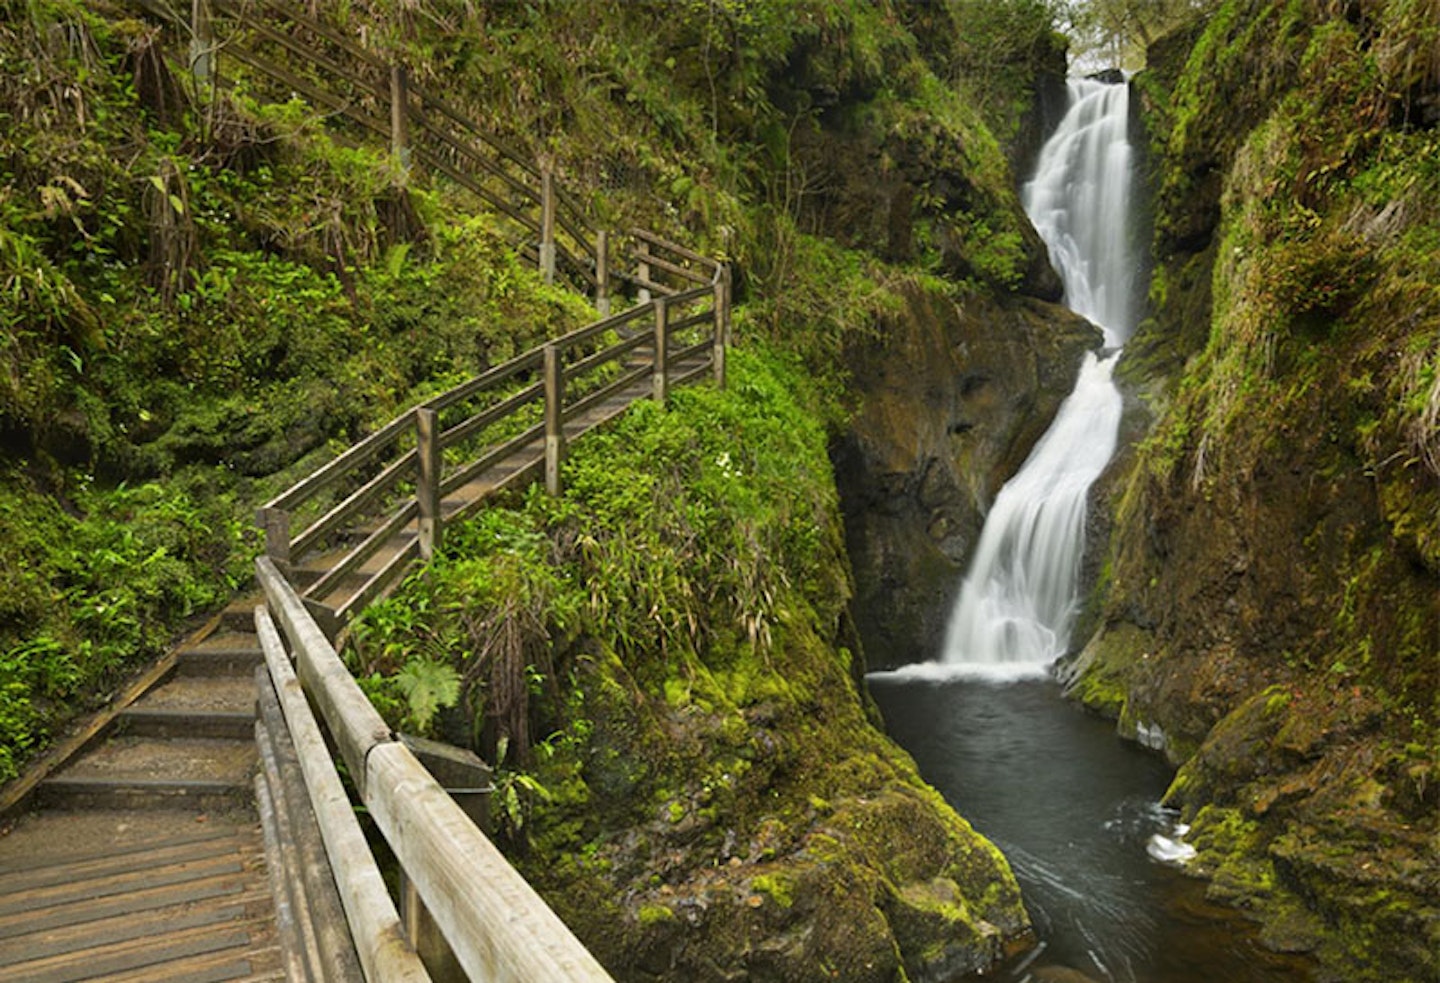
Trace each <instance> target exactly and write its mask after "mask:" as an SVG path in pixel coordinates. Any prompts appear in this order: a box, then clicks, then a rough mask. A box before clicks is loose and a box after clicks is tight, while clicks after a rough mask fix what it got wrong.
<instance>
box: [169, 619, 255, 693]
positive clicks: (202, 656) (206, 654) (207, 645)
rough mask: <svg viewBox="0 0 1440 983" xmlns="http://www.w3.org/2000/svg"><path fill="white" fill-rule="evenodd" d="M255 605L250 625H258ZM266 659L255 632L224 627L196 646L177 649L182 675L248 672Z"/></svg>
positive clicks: (179, 668) (231, 674) (178, 666)
mask: <svg viewBox="0 0 1440 983" xmlns="http://www.w3.org/2000/svg"><path fill="white" fill-rule="evenodd" d="M254 624H255V615H254V609H253V608H252V609H251V612H250V627H251V628H254ZM263 661H265V655H264V653H263V652H261V650H260V642H259V640H257V639H256V637H255V635H254V634H253V633H252V632H242V631H234V630H231V631H224V632H220V633H217V634H215V635H212V636H211V637H210V638H207V639H206V640H205V641H203V642H201V643H200V644H199V645H196V646H195V647H193V648H189V649H185V650H184V651H182V652H179V653H177V656H176V660H175V672H176V674H177V675H180V676H244V677H247V678H248V677H249V676H250V675H251V674H252V673H253V672H254V671H255V667H256V666H258V665H259V664H260V663H261V662H263Z"/></svg>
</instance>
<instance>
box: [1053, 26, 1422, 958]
mask: <svg viewBox="0 0 1440 983" xmlns="http://www.w3.org/2000/svg"><path fill="white" fill-rule="evenodd" d="M1436 14H1437V10H1436V8H1435V6H1434V5H1433V4H1425V3H1413V2H1360V3H1349V4H1325V3H1309V2H1299V0H1296V2H1288V3H1272V2H1262V0H1232V2H1226V3H1223V4H1219V5H1218V6H1217V8H1216V9H1215V11H1213V13H1212V15H1211V16H1209V17H1208V18H1207V19H1206V20H1205V21H1204V22H1203V23H1201V24H1198V25H1196V26H1195V27H1193V28H1191V29H1190V30H1188V31H1187V32H1185V33H1182V34H1181V35H1178V36H1177V37H1174V38H1171V39H1168V40H1167V41H1166V42H1164V43H1163V44H1162V45H1160V46H1157V47H1156V48H1155V49H1152V52H1151V58H1152V69H1151V70H1150V71H1149V72H1147V73H1145V74H1143V75H1142V76H1140V77H1139V78H1137V79H1136V81H1135V85H1136V88H1137V90H1138V92H1139V93H1140V95H1141V97H1142V100H1143V101H1144V103H1145V115H1146V120H1147V123H1148V125H1149V130H1150V143H1151V162H1152V173H1151V175H1150V177H1151V180H1152V185H1153V187H1154V189H1155V194H1156V201H1155V216H1156V231H1155V238H1154V248H1155V254H1156V255H1155V259H1156V274H1155V277H1154V280H1153V283H1152V288H1151V302H1152V307H1153V314H1154V316H1153V318H1152V319H1151V320H1150V321H1148V322H1147V323H1145V324H1144V325H1142V327H1141V329H1140V331H1139V333H1138V335H1137V337H1136V339H1135V341H1134V342H1133V343H1132V344H1131V346H1130V347H1129V349H1128V350H1127V353H1126V360H1125V363H1124V367H1123V369H1122V372H1123V373H1124V374H1126V375H1127V376H1128V378H1129V379H1130V380H1131V381H1132V382H1133V383H1135V384H1136V385H1137V387H1138V388H1140V389H1141V390H1142V391H1143V392H1145V393H1146V394H1147V397H1146V398H1147V401H1148V413H1149V415H1150V419H1151V420H1152V423H1151V426H1150V429H1149V434H1148V436H1147V437H1145V439H1144V440H1143V442H1142V443H1141V444H1140V445H1139V447H1138V448H1137V451H1136V453H1135V455H1134V457H1133V459H1131V460H1130V461H1129V462H1128V464H1127V471H1126V472H1125V474H1124V475H1122V476H1120V477H1119V478H1118V479H1116V481H1115V482H1114V485H1113V488H1114V491H1113V493H1112V495H1111V497H1110V499H1109V502H1108V507H1109V509H1110V510H1111V511H1112V512H1113V517H1114V522H1115V527H1114V534H1113V536H1112V538H1111V540H1110V542H1109V545H1108V557H1107V559H1106V561H1105V569H1104V578H1103V581H1102V583H1101V584H1100V586H1099V588H1098V589H1097V595H1096V597H1097V604H1098V616H1099V619H1100V624H1101V626H1100V628H1099V630H1098V631H1097V633H1096V634H1095V636H1094V637H1093V638H1091V639H1090V641H1089V643H1088V645H1087V646H1086V647H1085V650H1084V652H1083V653H1082V654H1081V655H1080V656H1079V658H1078V660H1077V661H1076V663H1075V665H1074V666H1072V667H1071V671H1072V672H1074V673H1076V674H1077V678H1076V680H1075V682H1074V684H1073V686H1072V693H1073V694H1075V695H1077V696H1079V697H1080V698H1082V699H1084V700H1085V701H1086V702H1088V703H1090V704H1091V705H1093V706H1096V707H1097V708H1098V709H1101V710H1102V711H1104V712H1107V713H1110V714H1114V715H1117V716H1118V717H1119V719H1120V721H1121V726H1122V729H1123V730H1125V731H1126V732H1129V733H1131V734H1135V733H1143V734H1144V735H1145V736H1146V737H1147V739H1150V740H1158V739H1159V738H1158V737H1157V735H1159V734H1163V744H1164V747H1165V749H1166V752H1167V753H1168V754H1169V756H1170V757H1171V759H1172V760H1174V761H1175V762H1176V763H1177V764H1180V765H1181V769H1180V773H1179V775H1178V777H1177V779H1176V781H1175V783H1174V785H1173V786H1172V788H1171V790H1170V792H1169V796H1168V798H1169V800H1170V801H1171V802H1172V803H1173V804H1174V805H1176V806H1178V807H1180V808H1182V809H1183V811H1184V813H1185V815H1186V818H1187V820H1188V821H1190V822H1192V823H1193V832H1192V834H1191V835H1192V839H1193V840H1194V842H1195V845H1196V846H1197V847H1198V848H1199V850H1200V855H1199V857H1198V858H1197V860H1196V862H1195V869H1196V870H1197V871H1199V872H1202V873H1205V874H1207V875H1209V876H1211V877H1213V881H1212V885H1211V893H1212V894H1214V895H1216V896H1219V897H1223V898H1225V899H1227V900H1230V901H1232V902H1234V903H1236V904H1239V905H1242V906H1244V907H1247V908H1249V909H1250V910H1252V911H1253V912H1254V913H1255V915H1256V917H1258V918H1260V919H1261V920H1262V921H1264V922H1265V925H1266V929H1265V931H1266V938H1267V940H1268V941H1269V942H1270V943H1271V944H1272V945H1274V946H1275V947H1277V948H1282V949H1299V950H1313V951H1316V952H1317V953H1318V954H1319V956H1320V957H1321V962H1322V965H1323V966H1324V973H1325V974H1327V975H1329V976H1331V977H1333V978H1341V979H1347V980H1399V979H1405V980H1422V979H1431V978H1434V976H1435V974H1436V972H1437V963H1436V958H1437V955H1436V954H1437V951H1440V873H1437V869H1436V867H1435V863H1434V857H1435V853H1436V848H1437V844H1440V841H1437V838H1436V837H1437V827H1436V822H1437V816H1440V799H1437V797H1436V796H1437V790H1440V785H1437V783H1436V777H1437V774H1436V769H1437V761H1440V745H1437V741H1440V720H1437V702H1436V701H1437V689H1436V687H1437V673H1436V667H1437V665H1440V538H1437V537H1440V428H1437V421H1440V383H1437V378H1440V292H1437V286H1436V285H1437V284H1440V265H1437V257H1440V211H1437V208H1436V204H1435V203H1436V202H1437V201H1440V167H1437V161H1440V130H1437V126H1436V124H1437V117H1440V114H1437V112H1436V106H1437V99H1440V43H1437V31H1440V28H1437V26H1436V25H1437V23H1440V21H1437V17H1436ZM1157 728H1158V731H1157Z"/></svg>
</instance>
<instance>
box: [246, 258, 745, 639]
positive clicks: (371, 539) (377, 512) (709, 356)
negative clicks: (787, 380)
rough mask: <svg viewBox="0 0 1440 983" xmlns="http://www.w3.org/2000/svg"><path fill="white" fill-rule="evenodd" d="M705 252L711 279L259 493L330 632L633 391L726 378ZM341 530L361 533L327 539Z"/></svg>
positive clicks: (722, 335) (275, 550) (714, 285)
mask: <svg viewBox="0 0 1440 983" xmlns="http://www.w3.org/2000/svg"><path fill="white" fill-rule="evenodd" d="M643 241H645V242H646V243H647V245H648V247H649V249H650V250H651V251H650V252H649V253H647V255H649V256H651V262H652V263H659V262H664V263H665V265H666V267H667V268H668V269H667V272H669V271H670V270H681V271H683V274H684V276H685V277H686V278H688V279H690V280H691V281H693V280H695V279H698V278H700V277H699V274H697V273H695V271H694V269H695V266H694V264H693V261H691V262H692V265H691V266H682V265H680V264H679V263H675V262H673V260H674V259H683V258H684V257H683V256H680V255H679V254H677V253H675V252H674V250H676V249H679V248H680V247H676V246H673V245H669V244H666V243H664V242H663V241H662V240H659V239H657V238H655V237H653V236H648V237H646V238H645V239H644V240H643ZM666 255H668V256H670V257H671V258H670V259H663V258H662V257H664V256H666ZM705 262H706V263H707V264H709V268H710V269H709V272H710V282H707V283H702V284H700V285H697V286H692V287H691V288H690V289H688V290H684V291H681V292H677V293H670V292H664V293H658V295H657V296H655V297H654V298H653V299H652V300H650V301H648V302H646V303H643V304H638V305H635V306H633V307H631V308H629V309H627V310H625V311H623V312H622V313H619V314H615V315H612V316H610V317H608V318H603V319H601V320H599V321H596V322H594V323H593V324H589V325H586V326H585V327H582V328H579V329H578V330H575V331H572V332H570V333H569V334H566V335H563V336H561V337H559V338H556V339H554V340H553V341H549V342H546V343H545V344H543V345H540V346H538V347H536V348H532V349H531V350H529V351H527V352H525V353H524V354H521V355H518V356H516V357H515V358H512V359H510V360H509V361H507V362H505V363H503V364H501V365H497V366H495V367H493V368H491V369H489V370H487V371H485V372H482V373H480V374H479V375H477V376H475V377H474V378H472V379H470V380H468V381H466V382H464V383H461V384H460V385H458V386H455V387H454V388H452V389H450V390H448V391H446V392H444V393H441V394H440V395H438V396H435V397H433V398H431V399H429V400H427V401H425V402H424V403H421V404H420V405H418V406H416V407H414V408H413V409H410V410H407V411H405V412H404V413H402V414H400V415H399V416H397V417H396V418H395V419H393V420H391V421H390V422H389V423H387V424H386V425H385V426H383V427H381V428H380V429H378V430H376V431H375V432H374V433H372V434H371V435H370V436H368V437H366V438H365V439H363V440H361V441H360V442H359V443H357V444H355V445H354V446H352V447H350V448H349V449H348V450H346V451H345V452H343V453H342V454H340V455H339V456H337V457H336V458H334V459H333V460H331V461H330V462H329V463H328V464H326V465H324V466H323V467H321V468H319V469H318V470H316V471H315V472H314V473H312V474H310V475H309V476H308V477H306V478H304V479H303V480H301V481H300V482H298V483H296V484H295V485H294V486H292V487H291V488H289V489H287V490H286V491H284V492H282V493H281V494H279V495H277V496H276V497H275V498H273V499H271V500H270V501H269V502H267V503H265V505H264V506H262V507H261V508H260V509H259V511H258V513H257V523H258V524H259V525H260V527H261V528H262V529H263V530H264V531H265V542H266V553H267V555H268V556H269V557H270V558H271V559H272V560H273V561H274V562H275V563H276V565H277V566H278V567H279V568H280V569H281V570H282V571H285V572H286V574H287V575H289V576H293V577H294V578H295V581H296V583H297V584H303V592H304V593H303V596H304V598H305V599H306V602H307V603H308V604H310V606H311V609H312V611H314V613H315V614H316V615H317V616H318V617H319V618H320V619H321V621H322V623H323V624H325V626H326V628H327V630H331V631H334V630H335V629H337V628H338V627H340V626H343V625H344V624H345V623H346V622H347V621H348V620H349V619H350V618H351V617H352V616H353V615H354V614H356V613H358V612H359V611H360V610H362V609H363V608H364V607H365V605H367V604H368V603H370V602H371V601H372V600H374V599H375V598H376V597H378V596H380V594H381V593H382V592H383V591H385V590H386V589H387V588H388V587H390V586H391V585H392V584H393V583H394V582H395V581H396V580H397V579H398V577H399V575H400V574H401V572H403V570H404V568H405V567H406V566H407V565H408V564H409V563H410V562H411V561H412V560H415V559H417V558H418V559H421V560H427V559H429V558H430V557H431V556H433V555H434V552H435V549H436V547H437V546H438V544H439V542H440V539H441V537H442V535H443V531H444V527H445V525H446V524H447V523H450V522H454V521H457V520H459V519H463V518H465V517H466V516H468V515H470V514H472V513H473V512H474V511H475V509H477V508H478V507H479V506H480V505H481V504H482V502H483V501H484V499H485V498H486V497H487V496H488V495H490V494H492V493H494V492H496V491H499V490H500V489H502V488H505V487H508V486H510V485H512V484H515V483H518V482H521V481H525V480H526V479H528V478H530V477H532V476H534V475H536V474H537V473H543V476H544V480H545V485H546V488H547V489H548V490H549V491H550V492H551V493H558V492H559V491H560V483H561V481H560V465H561V461H562V460H563V457H564V453H565V447H566V444H567V443H568V442H569V441H571V440H573V439H574V438H575V437H577V436H579V434H581V433H583V432H585V431H586V430H589V429H591V428H592V427H594V426H598V425H599V424H600V423H603V422H605V420H607V419H609V418H611V417H613V416H614V415H615V414H616V413H618V412H620V411H622V410H623V409H624V407H625V406H626V405H628V403H629V402H631V401H633V400H634V398H636V395H637V392H644V393H647V394H648V395H650V396H653V397H654V398H655V399H658V400H662V401H663V400H664V399H665V397H666V395H667V393H668V391H669V390H670V388H672V387H673V386H676V385H681V384H683V383H685V382H688V381H690V380H692V379H695V378H699V377H701V376H709V377H712V378H714V379H715V380H716V382H717V383H719V384H720V385H723V384H724V379H725V345H726V342H727V333H728V322H729V285H728V282H727V279H726V277H725V268H724V267H722V266H720V265H718V264H715V263H714V262H713V261H709V260H706V261H705ZM671 275H672V276H678V275H680V274H675V273H672V274H671ZM648 282H650V283H651V284H652V286H653V287H654V288H655V289H656V290H657V291H660V290H668V289H669V288H668V287H664V286H661V285H660V284H658V283H656V282H655V281H653V280H651V281H648ZM407 530H408V531H410V532H411V533H413V535H407ZM347 537H348V538H351V539H354V538H357V537H358V538H359V541H358V542H355V543H353V545H344V546H343V547H337V546H336V545H335V544H337V543H341V542H342V541H343V540H345V539H346V538H347ZM312 555H314V556H316V557H317V559H316V560H315V562H312V563H310V564H309V565H308V566H305V565H304V564H303V563H302V561H305V560H307V558H308V557H310V556H312ZM367 565H368V566H367Z"/></svg>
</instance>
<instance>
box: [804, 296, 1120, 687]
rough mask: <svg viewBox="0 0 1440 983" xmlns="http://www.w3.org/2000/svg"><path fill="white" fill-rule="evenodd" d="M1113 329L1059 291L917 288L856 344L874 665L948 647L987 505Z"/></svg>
mask: <svg viewBox="0 0 1440 983" xmlns="http://www.w3.org/2000/svg"><path fill="white" fill-rule="evenodd" d="M1100 341H1101V338H1100V332H1099V331H1098V329H1096V328H1095V327H1094V326H1093V325H1091V324H1090V323H1089V322H1088V321H1085V320H1084V319H1083V318H1081V317H1079V316H1077V315H1074V314H1072V313H1070V312H1069V311H1067V310H1065V309H1064V308H1062V307H1060V306H1058V305H1055V304H1050V303H1046V302H1044V301H1040V300H1036V299H1033V298H1016V299H1013V300H1010V301H998V300H996V299H993V298H988V297H984V296H978V295H977V296H970V297H961V298H955V297H947V296H944V295H937V294H934V293H926V292H924V291H921V290H918V289H917V290H914V291H911V292H910V294H909V295H908V297H907V303H906V306H905V308H904V309H903V310H902V311H900V312H898V313H897V314H895V315H894V316H893V318H892V319H891V321H890V322H889V323H888V324H886V325H885V328H884V330H883V331H882V332H881V335H880V337H879V338H877V339H876V340H875V341H873V342H872V343H871V344H870V346H869V347H867V348H866V349H865V350H864V351H863V352H861V353H858V354H857V355H856V356H854V358H853V364H854V366H855V369H854V372H855V380H854V384H855V387H856V389H857V390H858V391H859V392H860V393H861V397H860V399H861V403H860V408H859V410H858V411H857V413H856V415H855V417H854V419H853V420H852V421H851V423H850V426H849V428H848V430H847V431H846V432H845V433H844V434H843V436H842V437H841V438H840V439H839V440H837V441H836V442H835V444H834V446H833V448H832V451H831V456H832V458H833V459H834V461H835V467H836V480H837V483H838V484H839V487H840V494H841V500H842V506H843V508H844V512H845V522H846V543H847V547H848V549H849V553H850V562H851V565H852V568H853V569H854V571H855V580H856V596H855V599H854V601H853V602H852V609H853V611H854V614H855V620H856V626H857V629H858V630H859V634H860V637H861V639H862V640H863V641H864V644H865V655H866V659H867V662H868V664H869V666H870V668H872V669H874V668H882V667H893V666H897V665H903V664H905V663H909V662H917V661H922V660H924V659H929V658H933V657H935V656H936V655H937V654H938V652H939V648H940V645H941V643H942V641H943V638H944V632H945V624H946V619H947V618H948V616H949V612H950V609H951V607H952V606H953V604H954V600H955V596H956V594H957V593H958V591H959V589H960V582H961V579H962V577H963V576H964V573H965V562H966V559H967V558H968V556H969V554H970V552H971V550H972V549H973V548H974V546H975V543H976V541H977V540H978V538H979V535H980V529H981V526H982V525H983V524H984V519H985V513H986V512H987V511H988V509H989V507H990V504H991V502H992V501H993V500H994V497H995V494H996V492H998V491H999V489H1000V486H1001V485H1002V484H1004V482H1005V481H1006V479H1008V478H1009V477H1010V476H1011V475H1013V474H1014V473H1015V472H1016V471H1017V470H1018V469H1019V467H1020V465H1021V464H1022V463H1023V462H1024V459H1025V456H1026V455H1027V454H1028V453H1029V450H1030V448H1031V447H1032V446H1033V445H1034V443H1035V441H1036V440H1038V439H1039V438H1040V436H1041V434H1043V433H1044V430H1045V428H1046V426H1048V424H1049V421H1050V420H1051V419H1052V418H1053V417H1054V415H1055V411H1056V409H1057V408H1058V407H1059V405H1060V402H1061V401H1062V400H1063V399H1064V397H1065V395H1066V394H1067V393H1068V392H1069V390H1070V388H1071V386H1072V385H1073V384H1074V380H1075V374H1076V372H1077V370H1078V367H1079V364H1080V359H1081V357H1082V355H1083V353H1084V352H1085V351H1086V350H1088V349H1091V348H1097V347H1099V345H1100Z"/></svg>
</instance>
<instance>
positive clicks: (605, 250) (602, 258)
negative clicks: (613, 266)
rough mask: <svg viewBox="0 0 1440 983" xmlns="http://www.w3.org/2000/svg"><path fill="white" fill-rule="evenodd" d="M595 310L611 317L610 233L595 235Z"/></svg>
mask: <svg viewBox="0 0 1440 983" xmlns="http://www.w3.org/2000/svg"><path fill="white" fill-rule="evenodd" d="M595 309H596V310H597V311H599V312H600V316H601V317H609V316H610V233H608V232H606V231H604V230H603V229H602V230H601V231H599V232H597V233H595Z"/></svg>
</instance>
